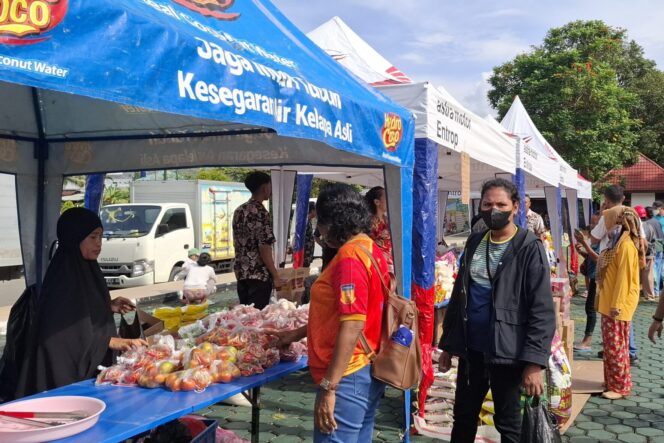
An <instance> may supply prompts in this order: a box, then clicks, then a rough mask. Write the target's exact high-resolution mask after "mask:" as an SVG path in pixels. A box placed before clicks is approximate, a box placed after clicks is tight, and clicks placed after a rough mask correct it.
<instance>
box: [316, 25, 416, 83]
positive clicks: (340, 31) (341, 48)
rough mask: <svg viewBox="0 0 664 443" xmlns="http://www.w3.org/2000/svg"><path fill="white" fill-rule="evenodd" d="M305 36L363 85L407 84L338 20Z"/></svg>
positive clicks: (388, 64) (392, 67)
mask: <svg viewBox="0 0 664 443" xmlns="http://www.w3.org/2000/svg"><path fill="white" fill-rule="evenodd" d="M307 36H308V37H309V38H310V39H311V40H312V41H313V42H314V43H316V44H317V45H318V46H319V47H320V48H321V49H323V50H324V51H325V52H327V53H328V54H329V55H330V56H331V57H332V58H333V59H335V60H336V61H337V62H339V63H340V64H341V65H342V66H343V67H344V68H346V69H347V70H348V71H349V72H351V73H353V74H354V75H356V76H357V77H359V78H360V80H362V81H364V82H365V83H369V84H370V85H373V86H379V85H391V84H399V83H410V82H411V80H410V78H408V76H406V75H405V74H404V73H403V72H401V71H400V70H399V69H398V68H396V67H395V66H394V65H393V64H392V63H390V62H389V61H387V60H386V59H385V57H383V56H382V55H380V54H379V53H378V52H377V51H376V50H375V49H374V48H372V47H371V46H370V45H369V44H368V43H367V42H365V41H364V40H362V38H361V37H360V36H359V35H357V34H356V33H355V31H353V30H352V29H351V28H350V27H349V26H348V25H347V24H346V23H344V21H343V20H341V18H339V17H336V16H335V17H332V18H331V19H330V20H329V21H327V22H325V23H323V24H322V25H320V26H319V27H317V28H316V29H314V30H313V31H311V32H309V33H308V34H307Z"/></svg>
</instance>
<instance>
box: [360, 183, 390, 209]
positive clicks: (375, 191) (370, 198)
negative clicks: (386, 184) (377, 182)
mask: <svg viewBox="0 0 664 443" xmlns="http://www.w3.org/2000/svg"><path fill="white" fill-rule="evenodd" d="M384 192H385V188H383V187H382V186H374V187H373V188H371V189H369V191H367V193H366V194H365V195H364V201H365V202H367V206H368V207H369V211H371V213H372V214H373V215H376V212H377V211H378V208H377V207H376V202H375V201H374V200H380V197H381V196H382V195H383V193H384Z"/></svg>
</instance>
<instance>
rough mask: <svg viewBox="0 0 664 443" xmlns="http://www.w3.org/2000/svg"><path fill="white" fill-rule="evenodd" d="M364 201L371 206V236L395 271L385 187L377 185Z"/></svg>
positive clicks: (391, 269) (391, 268) (391, 270)
mask: <svg viewBox="0 0 664 443" xmlns="http://www.w3.org/2000/svg"><path fill="white" fill-rule="evenodd" d="M364 201H366V202H367V205H368V206H369V211H371V215H372V218H371V231H370V232H369V236H370V237H371V239H372V240H373V241H375V242H376V245H377V246H378V247H379V248H380V250H381V251H383V254H385V258H387V261H388V263H389V266H390V272H392V273H394V270H393V266H394V265H393V263H394V262H393V260H392V235H391V234H390V226H389V224H388V223H387V199H386V198H385V188H383V187H382V186H376V187H373V188H371V189H369V191H368V192H367V193H366V195H365V196H364Z"/></svg>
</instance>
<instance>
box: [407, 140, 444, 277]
mask: <svg viewBox="0 0 664 443" xmlns="http://www.w3.org/2000/svg"><path fill="white" fill-rule="evenodd" d="M438 210H439V208H438V148H437V145H436V143H435V142H433V141H432V140H429V139H426V138H418V139H416V140H415V166H414V168H413V251H417V252H418V253H417V254H413V283H415V284H416V285H418V286H419V287H420V288H422V289H430V288H431V287H433V284H434V282H435V279H436V275H435V266H436V245H437V243H438V239H437V238H436V223H437V220H438Z"/></svg>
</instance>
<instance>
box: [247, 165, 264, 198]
mask: <svg viewBox="0 0 664 443" xmlns="http://www.w3.org/2000/svg"><path fill="white" fill-rule="evenodd" d="M266 183H270V176H269V175H267V174H266V173H265V172H260V171H254V172H250V173H249V174H248V175H247V176H246V177H245V179H244V185H245V186H246V187H247V189H248V190H249V192H251V193H252V194H255V193H256V192H258V188H260V187H261V186H263V185H264V184H266Z"/></svg>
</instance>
